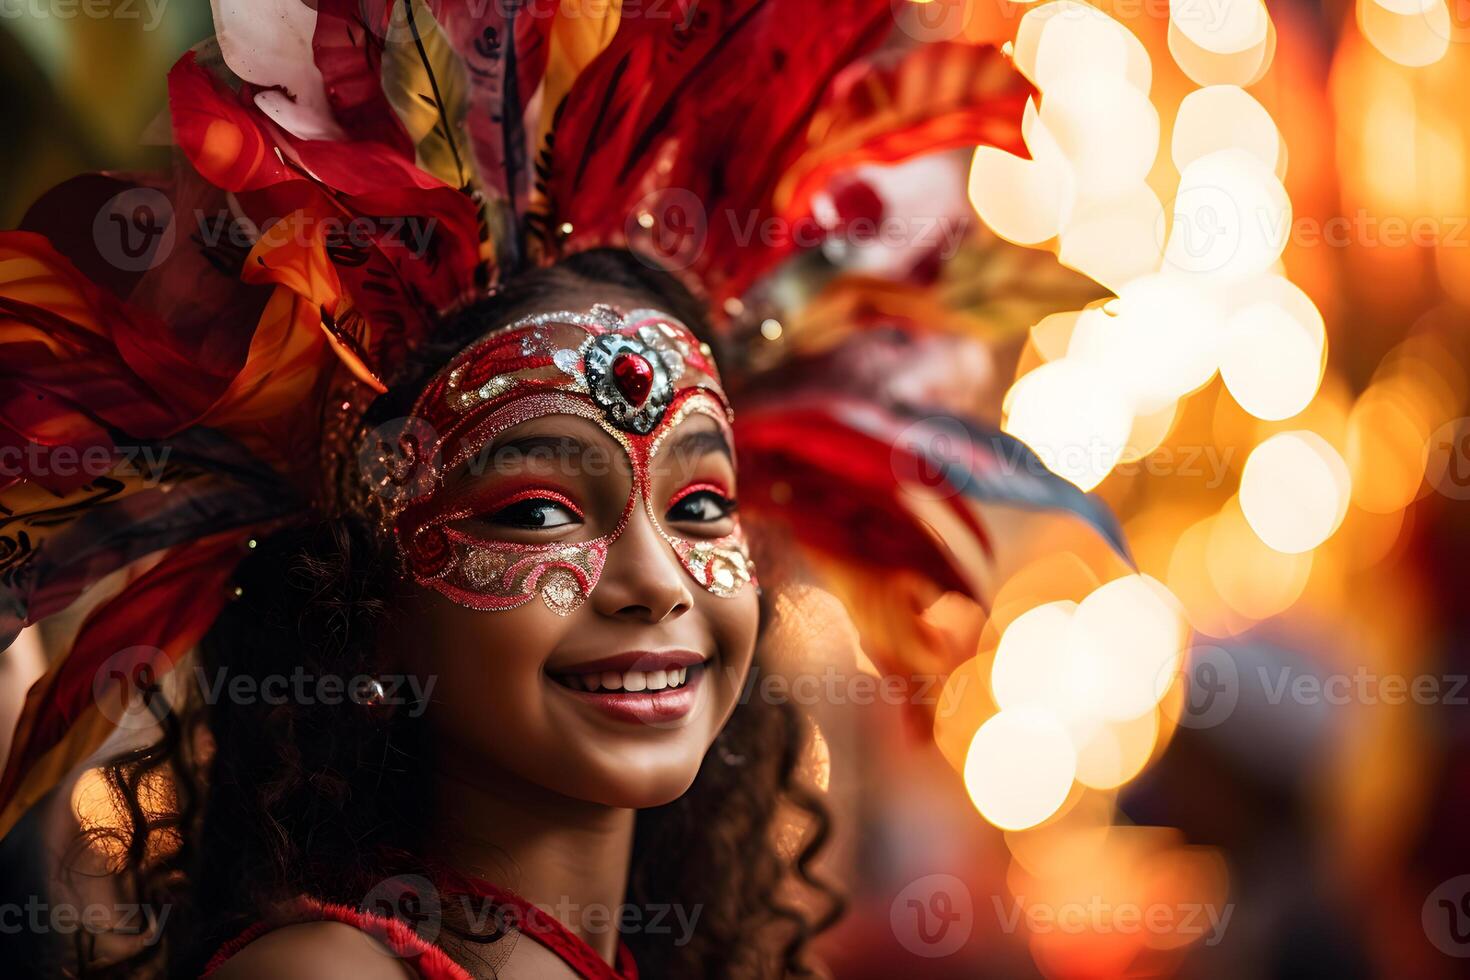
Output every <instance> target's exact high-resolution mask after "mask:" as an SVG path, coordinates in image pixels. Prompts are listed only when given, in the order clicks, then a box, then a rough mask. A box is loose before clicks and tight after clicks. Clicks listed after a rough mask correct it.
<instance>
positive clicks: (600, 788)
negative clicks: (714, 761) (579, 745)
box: [569, 738, 709, 810]
mask: <svg viewBox="0 0 1470 980" xmlns="http://www.w3.org/2000/svg"><path fill="white" fill-rule="evenodd" d="M679 741H680V742H684V743H685V744H680V745H669V744H662V745H645V746H636V747H630V748H629V749H628V751H626V752H622V753H619V752H617V750H616V747H615V746H612V745H609V746H607V748H606V754H601V757H600V758H598V759H597V760H596V761H595V762H594V763H593V764H592V766H590V767H588V768H585V769H582V772H583V773H584V776H583V778H580V779H576V780H574V781H573V784H572V786H570V787H569V789H570V790H571V792H570V794H569V795H571V796H574V797H577V798H579V799H584V800H588V801H589V802H593V803H600V804H602V805H604V806H615V807H627V808H630V809H635V810H645V809H648V808H649V807H656V806H664V805H665V804H667V803H672V802H673V801H675V800H677V799H678V798H679V797H681V796H683V795H684V794H685V793H687V792H688V791H689V787H690V786H693V785H694V779H695V777H696V776H698V775H699V767H700V764H701V763H702V762H703V761H704V753H705V750H706V749H707V748H708V747H709V743H708V741H707V740H701V741H699V742H698V743H697V744H696V743H695V740H694V739H692V738H691V739H688V740H687V741H686V740H685V739H680V740H679ZM589 769H590V771H589Z"/></svg>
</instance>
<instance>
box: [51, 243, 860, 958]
mask: <svg viewBox="0 0 1470 980" xmlns="http://www.w3.org/2000/svg"><path fill="white" fill-rule="evenodd" d="M568 276H572V277H577V278H580V279H582V280H588V281H592V282H596V283H605V284H613V285H617V286H621V287H625V288H628V289H633V290H636V291H639V292H641V293H644V294H647V295H649V296H651V297H653V298H655V299H656V300H657V301H658V303H659V304H661V305H662V306H663V307H664V308H666V309H668V310H669V311H670V312H672V313H674V314H675V315H677V316H678V317H680V319H682V320H684V321H685V323H687V324H688V325H689V326H690V328H691V329H692V330H694V331H695V333H696V334H698V335H699V336H701V337H702V338H704V339H706V340H710V341H711V342H712V341H713V338H712V337H711V336H710V331H709V327H708V321H707V315H706V312H705V310H704V307H703V304H701V303H700V302H699V301H698V300H696V299H695V298H694V297H693V295H692V294H691V293H690V292H689V291H688V290H687V289H685V288H684V287H683V286H682V285H681V284H680V283H679V282H678V281H677V280H676V279H675V278H674V277H673V276H672V275H670V274H668V273H666V272H664V271H662V270H660V269H656V268H654V267H652V266H650V265H649V264H647V263H646V262H644V261H642V260H641V259H639V258H637V257H635V256H633V255H632V254H631V253H628V252H625V251H620V250H613V249H598V250H593V251H588V252H583V253H579V254H577V255H574V256H572V257H570V258H568V259H566V260H565V261H563V262H562V263H560V264H559V265H557V266H553V267H550V268H547V269H542V270H537V271H535V272H532V273H530V274H528V275H526V276H523V277H521V278H518V279H516V280H514V281H512V282H511V283H510V284H509V285H508V286H507V288H505V289H503V290H501V291H500V292H498V293H497V294H496V295H494V296H493V297H491V298H490V299H488V300H486V301H484V302H482V303H481V304H479V305H477V306H475V307H474V308H472V309H470V310H468V311H466V312H464V313H463V314H461V315H459V316H457V317H455V318H453V319H452V320H450V321H448V322H446V324H445V325H444V328H443V329H442V330H441V331H439V335H438V336H436V337H435V339H434V341H433V342H432V343H431V344H429V345H426V346H425V347H424V348H423V349H421V350H420V351H418V352H417V353H416V354H415V356H414V359H413V363H412V364H411V365H410V366H409V368H408V370H407V371H406V372H405V374H404V377H403V378H402V380H400V381H398V382H397V383H396V384H395V385H394V386H393V387H392V388H390V390H389V391H388V392H387V393H386V394H385V395H383V396H381V397H380V398H379V399H377V401H376V402H374V404H373V406H372V407H371V408H370V410H369V413H368V420H367V422H368V424H369V425H372V424H376V423H377V422H380V421H382V420H386V419H391V418H396V417H399V416H402V415H404V414H406V411H407V409H408V407H409V405H410V404H411V403H412V400H413V398H414V396H415V394H416V393H417V392H418V390H420V389H421V388H422V386H423V385H424V384H425V383H426V382H427V380H428V379H429V378H430V377H431V376H432V375H433V374H434V373H435V372H436V371H437V370H438V369H439V368H440V367H442V365H443V364H444V363H446V362H447V361H448V360H449V358H450V357H452V356H453V354H454V353H455V352H457V351H458V350H460V349H461V348H462V347H463V346H464V345H465V344H466V343H468V342H469V341H471V340H473V339H475V338H476V337H478V336H479V335H481V334H482V333H484V332H485V330H486V329H487V328H488V327H489V326H493V325H496V324H499V323H503V322H506V321H508V320H509V319H511V318H513V317H514V316H516V315H517V314H518V312H520V311H521V310H522V309H523V308H524V307H525V306H527V305H528V304H530V303H531V302H533V301H536V300H538V299H541V298H544V297H546V296H548V295H550V294H552V293H553V292H554V291H555V290H556V289H557V287H558V284H559V283H565V282H566V281H567V280H566V278H565V277H568ZM390 547H391V545H386V544H384V543H383V542H382V541H381V537H380V535H378V534H376V533H375V532H374V531H373V529H371V528H370V527H369V526H368V525H367V522H366V521H365V520H363V519H361V518H358V517H355V516H347V517H342V518H338V519H332V520H322V521H318V522H316V523H314V524H312V525H311V526H307V527H299V528H294V529H291V530H286V531H281V532H279V533H276V534H273V535H271V536H269V537H265V538H263V539H261V540H259V541H258V542H255V543H254V546H253V548H252V550H251V551H250V553H249V555H248V556H247V557H246V559H245V560H244V562H243V563H242V565H241V566H240V568H239V571H238V573H237V576H236V584H237V585H238V587H239V593H238V598H237V599H235V601H233V602H232V603H230V604H229V606H228V607H227V608H226V609H225V610H224V612H223V613H222V614H221V615H220V617H219V619H218V621H217V622H216V623H215V624H214V625H213V627H212V628H211V629H210V631H209V633H208V634H207V635H206V637H205V638H204V640H203V641H202V643H201V644H200V647H199V650H198V653H197V656H198V658H199V666H200V667H201V668H202V670H203V671H204V676H220V677H223V676H228V677H232V678H233V677H238V676H245V677H251V678H264V677H268V676H289V675H291V673H292V672H293V671H295V670H298V669H299V670H301V671H303V672H304V673H305V674H306V675H307V676H318V677H324V676H339V677H353V676H357V675H362V674H373V673H375V672H381V671H384V670H386V669H388V668H389V667H390V665H388V664H387V663H385V662H384V661H385V657H386V655H385V654H384V653H383V652H381V650H380V649H379V644H378V643H377V642H376V639H375V636H376V633H377V630H378V628H379V626H380V624H381V622H382V619H383V617H384V616H386V615H387V614H388V610H389V609H391V608H392V599H393V596H394V590H395V588H397V587H399V582H398V581H397V579H396V577H395V573H394V572H393V570H392V569H393V567H394V565H393V562H392V561H390V560H389V558H390V555H389V554H388V553H387V549H388V548H390ZM770 617H771V609H770V607H769V604H768V602H767V601H766V600H764V599H763V600H762V606H761V637H762V642H758V644H757V652H756V660H755V664H756V666H755V668H753V671H752V675H753V676H755V675H756V673H757V672H758V671H759V670H762V669H764V666H763V665H766V664H767V661H766V657H765V654H764V653H763V651H762V649H761V648H762V647H763V646H764V645H765V644H764V642H763V639H764V637H766V636H767V635H768V630H767V629H766V626H767V624H768V623H769V620H770ZM187 687H188V688H189V690H191V691H192V690H193V689H194V686H193V685H187ZM748 693H749V689H748V688H747V691H746V692H743V694H748ZM148 696H149V698H150V700H152V701H153V702H154V704H153V707H154V710H155V714H157V715H158V716H159V719H160V724H161V725H162V731H163V734H162V737H161V738H159V739H158V740H156V741H155V742H154V743H153V744H150V745H148V746H147V747H145V748H142V749H139V750H137V751H134V752H131V753H129V754H127V755H125V756H123V757H121V758H119V759H116V760H115V761H114V762H113V763H112V764H111V765H109V766H108V767H107V768H106V770H105V772H106V775H107V778H108V781H109V784H110V787H111V790H112V795H113V799H114V802H115V805H116V808H117V810H118V816H119V819H118V820H116V821H112V822H111V824H112V825H110V826H107V827H102V828H98V827H92V828H89V829H87V830H86V831H85V832H84V834H83V838H82V841H81V842H80V843H84V844H92V845H96V844H97V843H99V842H98V841H97V838H98V837H100V836H106V837H109V838H111V839H110V840H109V841H107V842H106V844H107V846H106V847H105V848H104V850H107V851H109V852H110V853H113V854H115V855H120V856H119V857H118V860H117V864H118V865H119V867H117V868H115V869H114V870H115V871H117V872H120V878H119V880H120V881H121V882H122V883H123V887H124V888H125V890H126V891H127V892H128V893H129V895H130V898H131V900H133V901H137V902H140V903H142V904H143V905H144V907H151V908H155V909H165V908H166V909H168V910H169V913H170V914H169V916H168V920H167V928H166V929H165V930H164V934H163V936H162V937H161V939H160V941H157V942H151V943H149V944H147V945H145V946H141V947H139V948H138V949H137V951H136V952H135V953H134V954H133V955H131V956H129V957H128V958H127V959H125V960H123V961H121V962H112V963H102V962H98V961H97V957H96V956H95V955H94V952H95V951H94V950H93V949H89V948H83V946H82V944H81V943H80V942H79V944H78V947H77V949H76V951H75V955H76V959H77V968H78V970H79V972H81V973H82V974H83V975H87V976H138V975H159V974H163V973H166V974H167V975H171V976H185V975H187V976H197V975H198V974H199V972H200V970H201V969H202V968H203V966H204V964H205V963H206V962H207V960H208V959H209V957H210V956H211V955H212V953H213V952H214V951H215V950H216V949H218V947H219V946H220V945H221V944H222V943H225V942H227V941H228V940H230V939H231V938H233V937H234V936H236V935H238V934H239V933H240V932H241V931H242V930H244V929H245V928H246V927H248V926H249V925H251V924H252V923H254V922H256V921H258V920H260V919H261V918H263V917H265V916H266V915H267V913H268V910H270V909H271V908H272V907H273V906H275V905H277V904H278V903H280V902H281V901H283V900H286V899H289V898H291V897H293V896H296V895H299V894H302V893H306V894H309V895H311V896H312V897H314V898H317V899H320V900H322V901H326V902H335V903H342V904H345V905H349V906H358V905H359V904H360V903H361V902H362V901H363V900H364V896H366V895H368V894H369V893H370V892H372V890H373V889H374V887H375V886H377V885H379V884H380V883H382V882H384V881H385V880H387V879H390V878H393V877H395V876H398V875H406V874H421V875H422V874H428V875H432V874H433V871H434V869H430V868H427V867H426V864H425V860H424V858H423V857H422V856H421V855H422V854H424V852H425V849H424V848H423V847H422V846H421V845H422V843H423V842H422V840H421V834H422V833H423V831H424V828H426V827H427V826H429V820H428V819H427V814H426V812H425V808H426V807H427V806H428V805H430V804H428V803H426V801H428V800H431V799H432V794H430V793H429V792H427V787H426V785H425V783H426V780H427V775H426V774H427V773H428V772H429V771H430V770H431V768H432V767H431V766H430V765H428V764H426V760H427V759H429V758H430V754H431V753H432V752H433V750H434V745H433V743H432V739H431V738H430V737H429V735H428V729H427V726H426V725H425V724H424V723H423V718H422V717H421V714H422V713H421V712H411V711H388V712H386V713H385V712H380V711H374V710H369V709H366V708H365V707H364V706H363V705H360V704H356V703H353V702H351V701H345V702H344V703H338V704H324V703H280V704H271V703H266V702H265V700H264V699H243V700H242V701H241V702H240V703H236V702H235V701H234V700H233V699H229V698H222V699H217V703H212V704H209V705H207V706H206V705H203V704H200V703H196V702H198V701H199V700H200V699H198V698H197V697H196V698H191V699H190V703H185V704H177V705H173V706H170V705H169V704H168V699H167V698H166V697H165V696H164V693H163V691H161V690H159V689H156V688H155V689H153V690H151V691H149V692H148ZM174 700H176V701H177V700H178V699H177V698H175V699H174ZM282 700H286V701H290V699H282ZM303 700H310V699H303ZM315 700H321V699H315ZM416 715H420V717H415V716H416ZM807 734H808V726H807V725H806V724H805V721H804V719H803V718H802V716H801V715H800V713H799V711H798V709H797V708H796V707H795V706H794V705H792V704H791V703H789V702H788V701H785V700H780V699H763V698H759V697H749V696H742V697H741V698H740V699H739V703H738V705H737V707H736V709H735V711H734V713H733V715H732V717H731V719H730V721H729V723H728V724H727V726H726V727H725V729H724V730H723V731H722V732H721V734H720V736H719V738H718V740H717V742H716V745H715V747H714V748H713V749H712V750H711V751H710V752H709V753H708V755H707V757H706V758H705V760H704V763H703V765H702V766H701V768H700V771H699V774H698V776H697V778H696V779H695V782H694V784H693V786H692V787H691V788H690V790H689V791H688V792H687V793H685V794H684V795H683V796H682V797H680V798H679V799H677V800H675V801H674V802H672V803H669V804H667V805H665V806H661V807H656V808H652V809H647V810H643V811H640V813H639V814H638V817H637V821H636V830H635V835H634V845H633V860H632V865H631V868H632V870H631V875H630V880H629V883H628V894H627V898H626V900H627V901H628V902H629V903H631V904H633V905H635V906H639V907H649V906H656V905H659V904H667V905H669V906H675V905H681V906H683V907H686V908H695V909H699V911H700V916H699V919H698V921H697V925H696V928H695V930H694V932H693V935H692V938H691V939H690V940H689V941H688V942H685V943H682V944H680V943H676V942H675V941H674V939H673V938H672V937H671V935H670V934H668V933H664V934H655V933H654V932H652V931H642V932H636V933H633V934H630V935H627V936H626V937H625V939H626V941H627V943H628V945H629V946H630V948H631V949H632V952H633V954H634V957H635V959H636V961H637V963H638V966H639V969H640V972H641V973H642V974H643V975H645V976H649V977H673V976H678V977H713V978H721V977H768V976H785V975H801V974H805V973H809V972H810V970H811V967H810V965H809V964H808V963H807V961H806V949H805V947H806V945H807V943H808V941H809V939H810V938H811V937H812V936H813V935H814V934H815V933H817V932H819V931H821V930H822V929H825V928H826V927H828V926H830V925H831V924H832V923H833V922H835V921H836V919H837V918H838V916H839V915H840V913H841V910H842V899H841V896H840V895H839V894H838V893H837V892H836V891H835V890H834V889H833V888H832V887H831V886H830V885H828V884H827V883H826V882H825V881H823V880H822V879H821V878H820V877H819V876H818V875H816V874H815V873H814V871H813V868H812V864H813V861H814V858H815V857H816V855H817V853H818V851H819V850H820V849H821V847H822V846H823V844H824V843H825V841H826V839H827V837H828V835H829V829H830V820H829V816H828V814H827V811H826V808H825V807H824V805H823V803H822V801H821V799H820V798H819V797H818V795H816V793H815V792H814V791H813V790H811V789H809V788H808V787H807V786H806V784H805V783H804V781H803V779H802V778H801V775H800V774H801V761H802V753H803V749H804V745H805V739H806V737H807ZM160 781H161V782H162V783H164V784H166V785H167V786H168V787H169V791H168V792H167V793H166V794H164V795H166V796H167V800H168V805H166V806H160V805H158V804H157V798H158V797H159V796H160V794H159V793H157V792H155V791H153V790H151V789H150V787H154V788H156V787H157V785H158V784H159V783H160ZM792 828H795V832H794V833H795V836H794V837H793V836H792ZM783 830H784V831H785V832H786V836H785V838H784V839H783V838H782V833H783ZM435 880H438V879H435ZM446 907H447V906H446ZM443 928H444V931H445V932H446V933H447V934H449V935H450V936H451V937H452V938H453V942H451V943H449V944H446V949H447V950H448V951H449V952H450V953H451V955H453V956H456V957H457V958H459V959H461V960H462V961H470V960H473V961H476V963H475V965H476V966H477V967H478V968H481V969H483V968H485V965H486V964H491V963H493V961H495V960H496V959H497V958H498V957H497V955H496V946H495V943H496V942H497V941H498V938H499V937H498V935H497V934H493V933H491V934H484V935H480V934H476V933H475V931H474V930H473V929H471V928H469V926H468V925H467V924H466V923H457V922H451V921H447V916H446V921H445V923H444V926H443ZM477 950H478V951H479V952H476V951H477ZM466 965H467V966H470V965H471V964H470V963H469V962H466ZM490 968H491V970H492V971H493V966H491V967H490Z"/></svg>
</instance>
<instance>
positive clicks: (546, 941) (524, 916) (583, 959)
mask: <svg viewBox="0 0 1470 980" xmlns="http://www.w3.org/2000/svg"><path fill="white" fill-rule="evenodd" d="M454 880H455V882H456V883H457V884H461V885H463V886H464V888H465V890H466V891H469V892H473V893H474V894H476V895H478V896H479V897H481V898H488V899H490V900H491V901H493V902H495V903H496V904H498V905H500V906H502V909H501V920H502V921H504V922H505V923H506V924H507V925H509V926H511V927H512V928H515V929H516V930H518V931H519V932H521V933H522V934H524V935H527V936H530V937H531V938H532V939H534V940H536V942H538V943H540V944H541V945H542V946H545V947H546V948H547V949H549V950H551V952H553V953H555V954H556V955H557V956H559V957H560V958H561V960H562V962H564V963H566V964H567V966H569V967H571V968H572V969H573V970H574V971H576V974H577V976H578V977H580V978H581V980H638V965H637V964H636V963H635V962H633V953H632V951H631V950H630V949H628V944H627V943H625V942H624V941H623V940H622V939H621V938H620V939H618V952H617V958H616V962H615V965H614V966H608V965H607V962H606V961H605V960H604V959H603V958H602V957H601V956H599V955H598V954H597V951H596V950H594V949H593V948H592V947H591V946H589V945H587V943H586V941H585V940H583V939H582V937H581V936H578V935H577V934H576V933H575V932H572V930H570V929H568V928H567V927H566V926H565V925H563V924H562V922H561V920H560V919H558V918H557V917H556V916H554V915H552V914H551V913H549V912H547V911H545V910H544V909H541V908H538V907H537V906H535V905H532V904H531V903H530V902H528V901H526V900H525V899H524V898H522V897H521V896H519V895H517V894H516V893H515V892H512V891H508V890H506V889H504V888H501V887H499V886H497V885H492V884H491V883H490V882H488V881H486V880H484V879H483V878H476V877H475V876H473V875H467V874H456V875H455V876H454Z"/></svg>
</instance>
